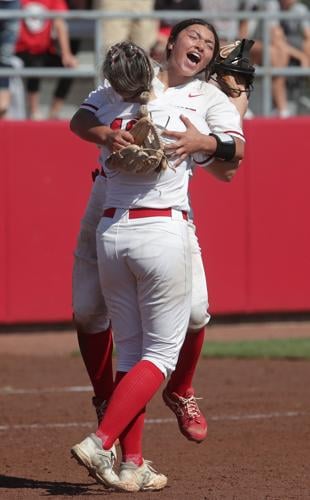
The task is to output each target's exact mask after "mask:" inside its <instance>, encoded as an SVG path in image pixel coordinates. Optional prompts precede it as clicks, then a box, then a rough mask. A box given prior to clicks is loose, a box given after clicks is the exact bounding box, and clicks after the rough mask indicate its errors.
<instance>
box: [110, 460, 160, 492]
mask: <svg viewBox="0 0 310 500" xmlns="http://www.w3.org/2000/svg"><path fill="white" fill-rule="evenodd" d="M150 464H151V462H150V461H149V460H143V464H142V465H140V466H138V465H136V464H134V463H133V462H122V463H121V466H120V473H119V479H120V484H119V486H118V489H122V490H124V491H152V490H153V491H156V490H161V489H163V488H164V487H165V486H166V484H167V481H168V478H167V477H166V476H164V474H160V473H159V472H157V471H156V470H155V469H153V467H151V465H150Z"/></svg>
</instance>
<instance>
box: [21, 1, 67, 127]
mask: <svg viewBox="0 0 310 500" xmlns="http://www.w3.org/2000/svg"><path fill="white" fill-rule="evenodd" d="M21 4H22V8H23V9H25V10H27V11H28V12H32V13H33V17H28V18H26V19H25V20H24V21H23V22H22V23H21V26H20V32H19V37H18V39H17V43H16V55H17V56H18V57H20V58H21V59H22V61H23V63H24V65H25V67H32V68H37V67H46V66H47V67H51V66H53V67H68V68H73V67H75V66H76V65H77V60H76V58H75V57H74V56H73V54H72V52H71V49H70V41H69V35H68V28H67V24H66V22H65V20H64V19H61V18H56V19H42V18H38V17H35V15H36V14H38V13H42V12H46V11H47V10H56V11H57V10H59V11H66V10H68V7H67V4H66V3H65V0H35V1H33V0H21ZM53 34H55V38H56V40H57V42H58V45H59V51H60V54H58V52H57V50H56V44H55V43H54V38H53ZM63 80H65V79H63ZM67 80H68V79H67ZM39 90H40V79H39V78H36V77H33V78H29V79H28V80H27V94H28V108H29V117H30V118H31V119H40V118H41V115H40V111H39V101H40V96H39ZM68 90H69V88H68V86H67V85H62V80H61V81H60V83H59V84H58V85H57V88H56V89H55V92H54V98H53V102H52V105H51V111H50V113H51V114H52V112H53V108H54V107H55V106H56V107H57V108H59V107H60V103H59V101H61V102H63V100H64V99H65V97H66V95H67V92H68Z"/></svg>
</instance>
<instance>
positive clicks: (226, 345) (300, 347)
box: [203, 338, 310, 359]
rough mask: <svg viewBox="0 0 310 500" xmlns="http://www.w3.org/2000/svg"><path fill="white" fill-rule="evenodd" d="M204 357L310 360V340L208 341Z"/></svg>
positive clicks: (204, 348)
mask: <svg viewBox="0 0 310 500" xmlns="http://www.w3.org/2000/svg"><path fill="white" fill-rule="evenodd" d="M203 356H204V357H209V358H256V359H257V358H265V359H310V338H301V339H273V340H245V341H244V340H243V341H231V342H226V341H222V342H218V341H216V342H215V341H214V342H213V341H212V340H211V341H208V340H207V341H206V342H205V344H204V347H203Z"/></svg>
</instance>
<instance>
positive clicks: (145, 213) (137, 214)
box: [102, 208, 188, 220]
mask: <svg viewBox="0 0 310 500" xmlns="http://www.w3.org/2000/svg"><path fill="white" fill-rule="evenodd" d="M116 210H117V209H116V208H106V209H105V210H104V212H103V215H102V216H103V217H109V218H111V219H112V218H113V217H114V215H115V212H116ZM128 215H129V219H140V218H141V219H142V218H144V217H172V208H129V209H128ZM182 217H183V219H184V220H188V215H187V212H185V211H184V210H182Z"/></svg>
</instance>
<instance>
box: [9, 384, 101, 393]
mask: <svg viewBox="0 0 310 500" xmlns="http://www.w3.org/2000/svg"><path fill="white" fill-rule="evenodd" d="M91 391H92V388H91V386H90V385H76V386H75V385H73V386H71V387H46V388H43V389H36V388H30V389H14V388H13V387H11V386H9V385H8V386H5V387H1V388H0V395H10V394H13V395H14V394H48V393H55V392H91Z"/></svg>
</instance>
